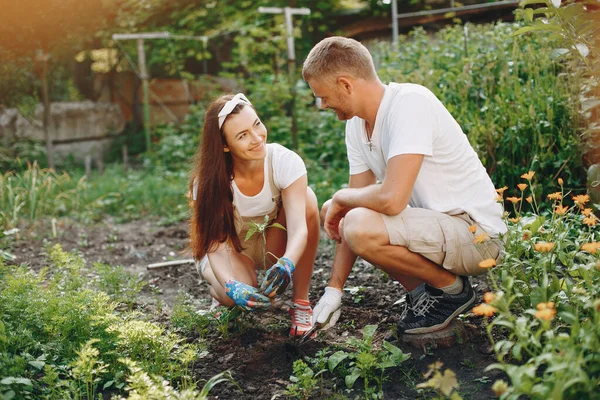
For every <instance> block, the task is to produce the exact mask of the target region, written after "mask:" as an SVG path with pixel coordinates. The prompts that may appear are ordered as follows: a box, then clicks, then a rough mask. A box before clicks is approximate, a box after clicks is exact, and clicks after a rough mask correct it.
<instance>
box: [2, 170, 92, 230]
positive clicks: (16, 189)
mask: <svg viewBox="0 0 600 400" xmlns="http://www.w3.org/2000/svg"><path fill="white" fill-rule="evenodd" d="M86 188H87V183H86V181H85V179H84V178H82V179H79V180H78V181H74V180H73V179H71V177H70V176H69V174H67V173H66V172H64V173H62V174H58V173H56V172H54V171H53V170H50V169H42V168H40V167H39V165H38V164H37V162H34V163H33V164H27V169H26V170H24V171H22V172H12V171H8V172H5V173H0V229H5V230H8V229H12V228H18V227H20V225H21V224H22V223H23V222H25V221H27V223H28V224H29V226H31V225H33V224H34V223H35V222H36V221H37V220H38V219H39V218H41V216H44V217H55V216H60V215H64V214H66V213H68V212H70V211H78V210H81V208H82V205H83V201H82V200H83V196H84V195H85V191H86Z"/></svg>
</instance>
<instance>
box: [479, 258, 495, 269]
mask: <svg viewBox="0 0 600 400" xmlns="http://www.w3.org/2000/svg"><path fill="white" fill-rule="evenodd" d="M495 266H496V260H494V259H493V258H487V259H485V260H483V261H480V262H479V268H486V269H487V268H492V267H495Z"/></svg>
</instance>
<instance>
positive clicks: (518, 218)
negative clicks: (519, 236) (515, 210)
mask: <svg viewBox="0 0 600 400" xmlns="http://www.w3.org/2000/svg"><path fill="white" fill-rule="evenodd" d="M508 220H509V221H510V222H512V223H513V224H516V223H517V222H519V221H520V220H521V217H517V218H509V219H508Z"/></svg>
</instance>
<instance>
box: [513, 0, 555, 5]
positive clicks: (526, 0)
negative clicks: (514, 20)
mask: <svg viewBox="0 0 600 400" xmlns="http://www.w3.org/2000/svg"><path fill="white" fill-rule="evenodd" d="M530 4H546V5H547V4H548V3H547V2H546V1H545V0H523V1H522V2H520V3H519V6H521V7H525V6H528V5H530Z"/></svg>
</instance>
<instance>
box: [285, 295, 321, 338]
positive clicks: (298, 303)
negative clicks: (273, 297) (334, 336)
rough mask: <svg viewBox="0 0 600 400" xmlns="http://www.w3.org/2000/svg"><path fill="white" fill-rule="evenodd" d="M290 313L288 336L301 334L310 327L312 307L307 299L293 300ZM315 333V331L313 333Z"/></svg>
mask: <svg viewBox="0 0 600 400" xmlns="http://www.w3.org/2000/svg"><path fill="white" fill-rule="evenodd" d="M290 314H291V315H292V326H291V328H290V336H292V337H293V336H303V335H304V334H305V333H306V332H308V331H309V330H310V329H311V328H312V308H311V307H310V302H309V301H308V300H294V302H293V304H292V307H291V308H290ZM316 334H317V332H315V333H314V335H316Z"/></svg>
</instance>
